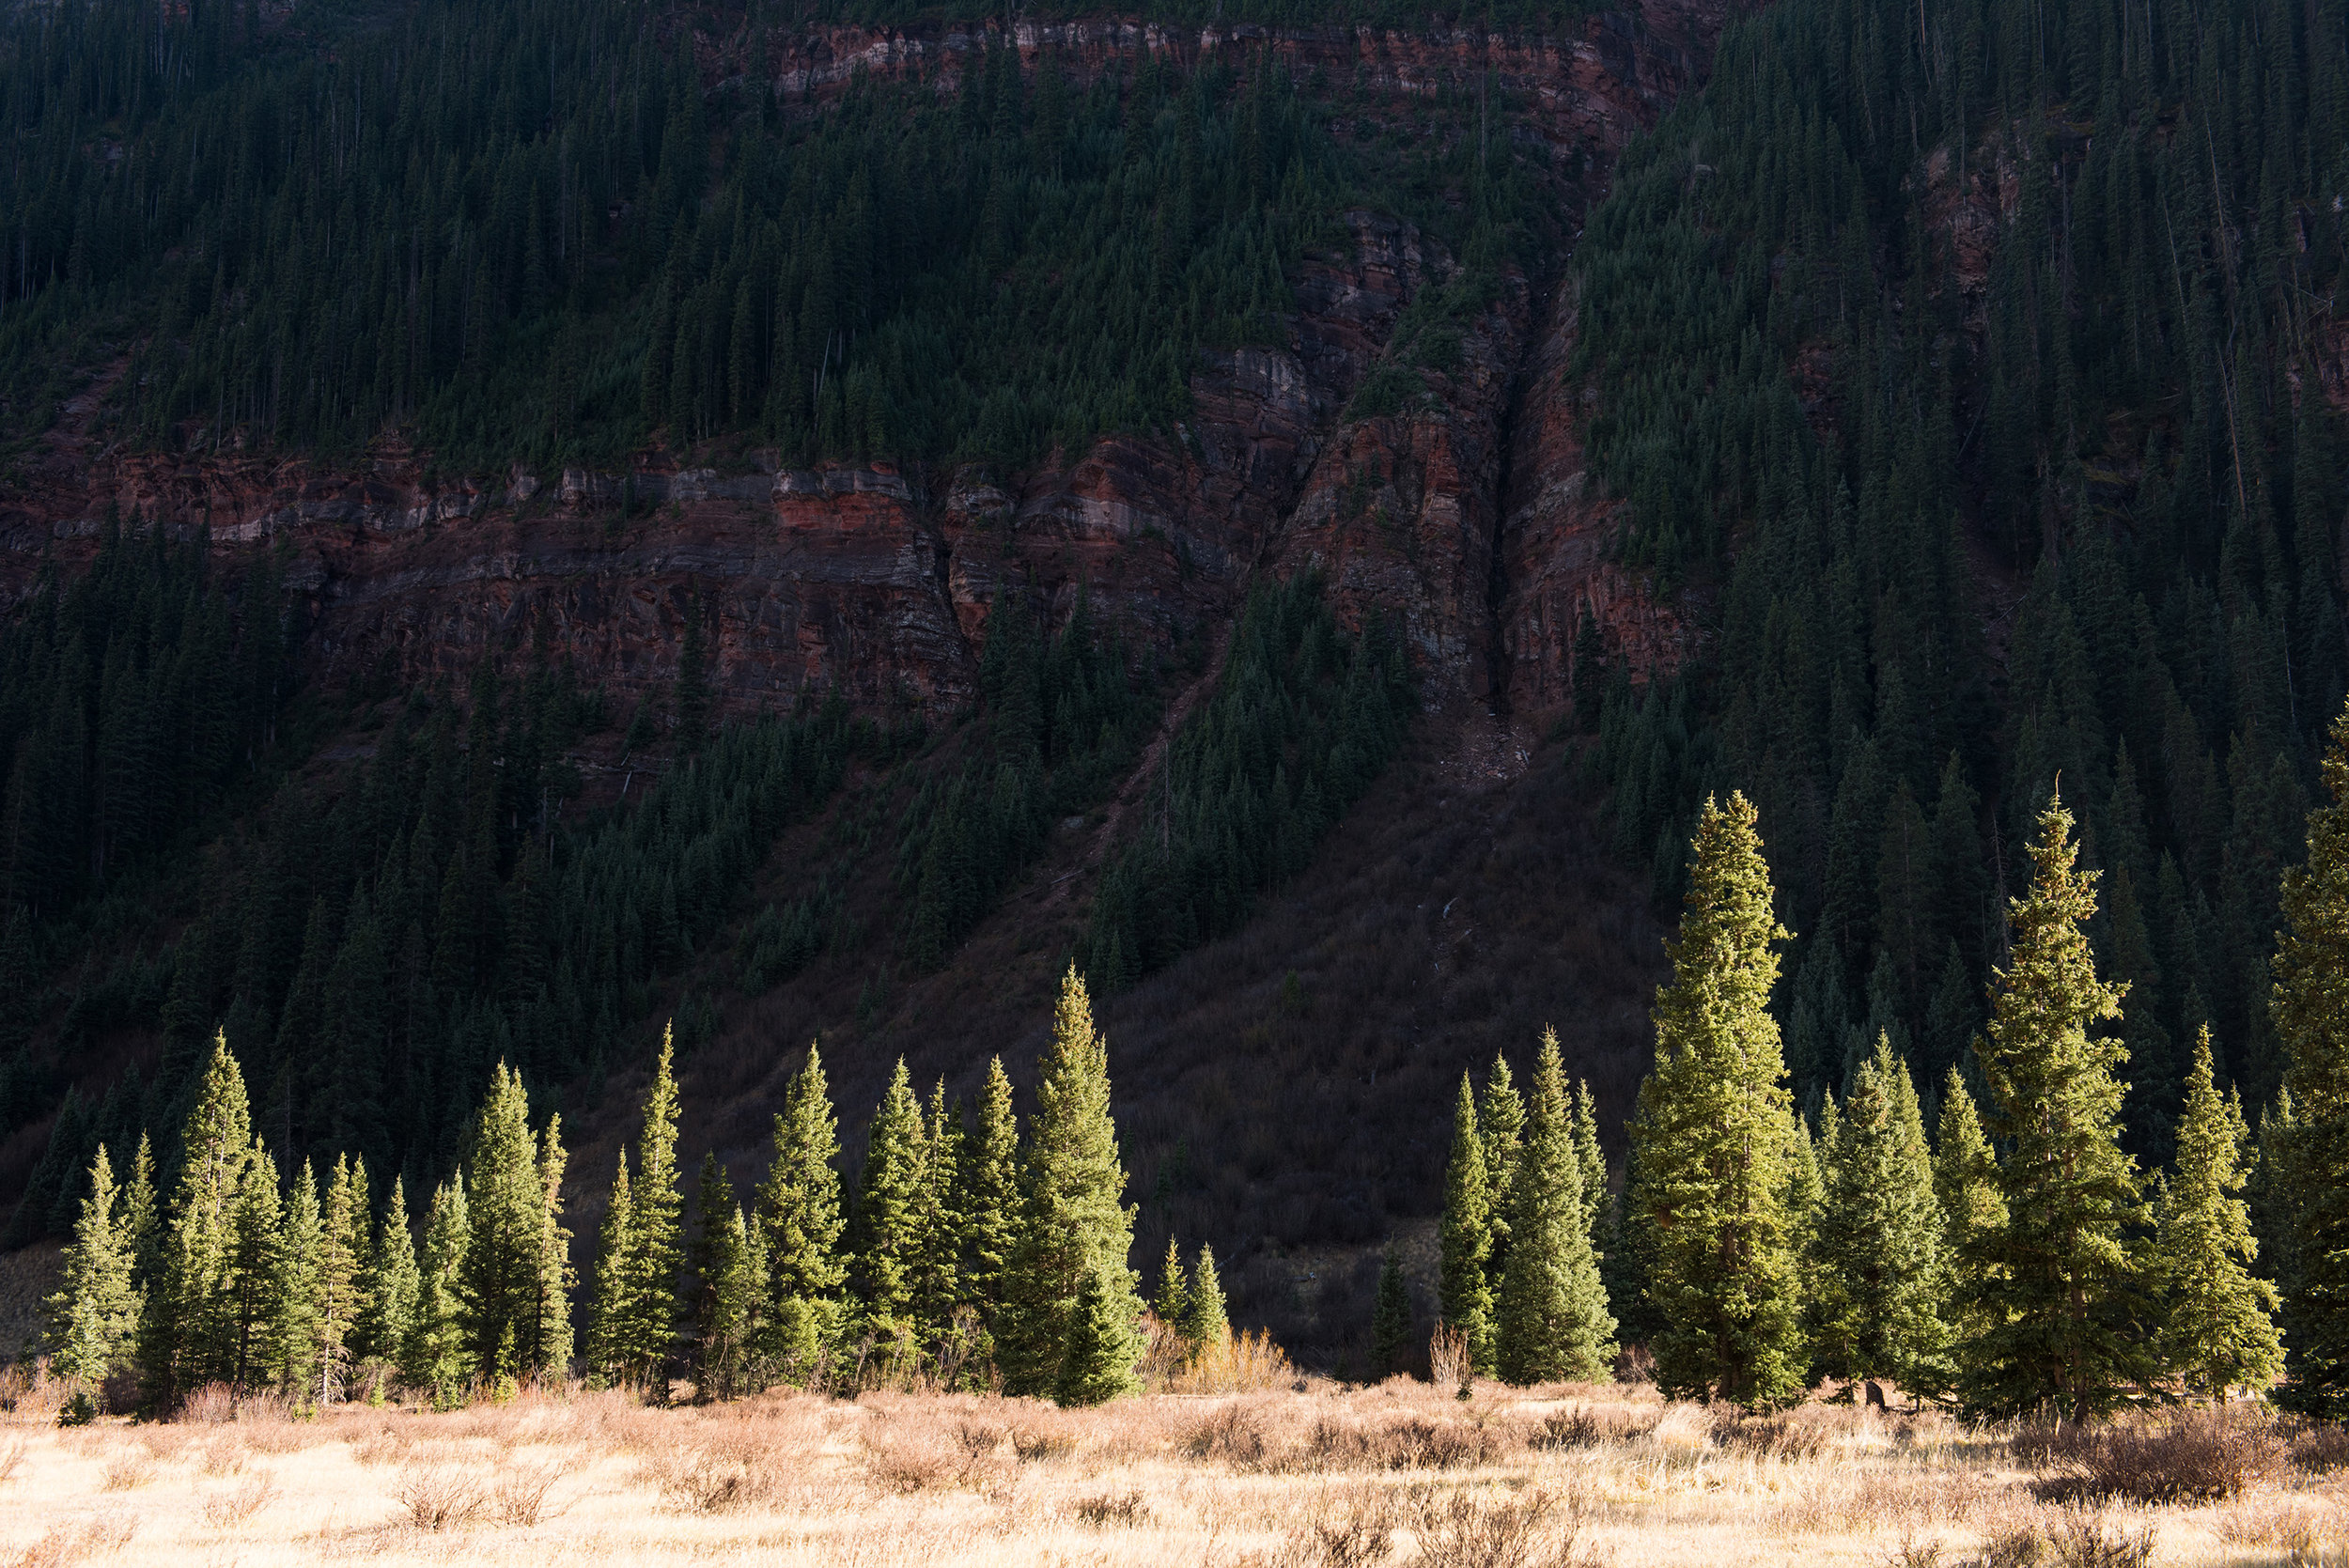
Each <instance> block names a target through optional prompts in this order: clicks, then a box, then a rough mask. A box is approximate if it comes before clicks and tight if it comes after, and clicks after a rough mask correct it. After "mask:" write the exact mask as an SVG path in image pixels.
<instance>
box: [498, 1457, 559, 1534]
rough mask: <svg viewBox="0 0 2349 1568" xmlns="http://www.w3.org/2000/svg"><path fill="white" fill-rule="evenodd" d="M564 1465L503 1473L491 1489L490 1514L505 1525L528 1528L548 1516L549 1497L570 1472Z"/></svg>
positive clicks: (516, 1469)
mask: <svg viewBox="0 0 2349 1568" xmlns="http://www.w3.org/2000/svg"><path fill="white" fill-rule="evenodd" d="M568 1469H569V1467H568V1466H564V1465H518V1466H516V1467H513V1468H512V1469H508V1470H501V1471H500V1472H499V1473H498V1478H497V1483H496V1484H495V1485H494V1486H493V1487H491V1488H490V1512H491V1513H492V1514H495V1515H496V1516H497V1521H498V1523H499V1524H501V1525H517V1526H521V1527H522V1528H524V1529H527V1528H529V1527H530V1526H532V1525H535V1524H537V1522H538V1521H539V1520H540V1519H542V1518H544V1517H546V1511H547V1494H548V1493H549V1492H552V1490H554V1483H556V1482H558V1481H560V1480H562V1479H563V1477H564V1476H565V1475H566V1474H567V1473H568Z"/></svg>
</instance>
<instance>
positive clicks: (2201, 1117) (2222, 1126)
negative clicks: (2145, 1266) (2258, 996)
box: [2154, 1025, 2283, 1400]
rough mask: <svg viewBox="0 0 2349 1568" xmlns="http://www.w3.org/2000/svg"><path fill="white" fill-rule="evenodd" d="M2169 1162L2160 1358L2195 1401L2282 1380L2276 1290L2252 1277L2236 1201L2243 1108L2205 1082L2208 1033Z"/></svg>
mask: <svg viewBox="0 0 2349 1568" xmlns="http://www.w3.org/2000/svg"><path fill="white" fill-rule="evenodd" d="M2177 1147H2178V1153H2177V1163H2176V1165H2175V1167H2174V1168H2173V1169H2172V1171H2171V1172H2170V1177H2169V1179H2168V1180H2167V1181H2165V1182H2164V1183H2163V1184H2162V1186H2161V1188H2160V1192H2159V1196H2158V1198H2157V1200H2156V1202H2155V1215H2156V1217H2157V1219H2156V1224H2157V1229H2156V1232H2155V1243H2154V1254H2155V1273H2156V1274H2157V1276H2158V1277H2159V1279H2160V1281H2161V1283H2162V1300H2161V1309H2162V1310H2161V1356H2162V1360H2163V1362H2164V1363H2165V1364H2166V1365H2167V1366H2168V1367H2169V1369H2170V1371H2171V1372H2173V1373H2175V1374H2178V1375H2179V1376H2181V1377H2183V1378H2184V1379H2185V1381H2186V1388H2187V1389H2189V1390H2190V1391H2191V1392H2193V1393H2194V1394H2196V1395H2198V1396H2200V1397H2201V1398H2204V1399H2214V1400H2223V1399H2225V1398H2226V1397H2227V1396H2228V1394H2229V1392H2230V1391H2231V1390H2232V1389H2240V1388H2249V1389H2264V1388H2266V1387H2267V1386H2268V1385H2270V1384H2272V1383H2274V1382H2275V1381H2276V1379H2277V1378H2278V1377H2279V1375H2280V1374H2282V1372H2283V1347H2282V1343H2281V1342H2280V1340H2279V1337H2278V1335H2277V1332H2276V1322H2275V1318H2274V1316H2273V1315H2272V1314H2273V1313H2274V1312H2275V1310H2276V1307H2277V1305H2278V1301H2277V1296H2276V1288H2275V1286H2273V1285H2271V1284H2269V1283H2268V1282H2267V1281H2264V1280H2262V1279H2259V1278H2256V1277H2255V1276H2254V1275H2253V1274H2252V1273H2251V1270H2250V1266H2249V1265H2250V1263H2251V1260H2252V1259H2254V1258H2256V1257H2258V1256H2259V1242H2258V1240H2257V1239H2256V1238H2255V1237H2254V1236H2253V1235H2252V1234H2251V1224H2250V1208H2249V1205H2248V1204H2247V1203H2245V1202H2244V1201H2243V1199H2242V1198H2240V1197H2238V1196H2237V1194H2238V1193H2239V1192H2241V1191H2242V1189H2243V1188H2244V1186H2245V1185H2246V1183H2247V1182H2248V1180H2249V1171H2248V1164H2249V1161H2250V1160H2251V1159H2252V1158H2254V1157H2255V1156H2254V1155H2253V1153H2252V1150H2251V1129H2250V1127H2249V1126H2248V1125H2247V1124H2246V1123H2245V1121H2244V1117H2243V1105H2242V1101H2241V1100H2240V1099H2239V1098H2238V1097H2237V1096H2236V1095H2235V1094H2232V1092H2230V1093H2229V1094H2226V1095H2224V1096H2221V1095H2220V1094H2219V1093H2218V1090H2217V1085H2216V1084H2214V1083H2213V1082H2212V1081H2211V1049H2210V1028H2209V1026H2208V1025H2204V1026H2203V1027H2202V1030H2201V1033H2200V1035H2199V1036H2198V1037H2197V1038H2196V1040H2195V1042H2194V1062H2193V1065H2192V1066H2191V1067H2190V1068H2189V1069H2188V1070H2187V1073H2186V1113H2185V1115H2184V1117H2183V1118H2182V1119H2181V1121H2180V1122H2179V1124H2178V1137H2177Z"/></svg>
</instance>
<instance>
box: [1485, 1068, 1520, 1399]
mask: <svg viewBox="0 0 2349 1568" xmlns="http://www.w3.org/2000/svg"><path fill="white" fill-rule="evenodd" d="M1476 1131H1477V1138H1478V1141H1479V1142H1480V1144H1481V1145H1482V1147H1483V1150H1484V1155H1485V1192H1486V1203H1485V1214H1486V1226H1487V1227H1488V1228H1489V1229H1490V1231H1491V1233H1492V1241H1491V1244H1490V1245H1489V1246H1488V1247H1487V1248H1486V1253H1485V1281H1486V1287H1487V1288H1488V1289H1491V1290H1494V1291H1496V1292H1497V1291H1498V1290H1499V1288H1500V1284H1501V1277H1502V1275H1503V1274H1504V1273H1506V1272H1507V1270H1508V1267H1509V1219H1510V1217H1511V1216H1512V1215H1514V1214H1515V1213H1516V1212H1517V1208H1516V1203H1517V1158H1518V1153H1519V1149H1520V1146H1521V1145H1522V1143H1523V1141H1524V1133H1525V1101H1524V1100H1523V1099H1522V1098H1521V1097H1520V1096H1519V1095H1518V1094H1517V1084H1516V1082H1515V1081H1514V1080H1513V1079H1511V1077H1510V1075H1509V1062H1508V1059H1507V1058H1506V1057H1503V1056H1500V1055H1495V1056H1494V1058H1493V1070H1492V1073H1491V1076H1489V1077H1488V1078H1486V1080H1485V1096H1484V1099H1483V1101H1482V1102H1481V1103H1480V1104H1479V1105H1478V1106H1477V1110H1476ZM1477 1370H1478V1371H1480V1372H1490V1371H1491V1370H1492V1369H1491V1368H1490V1367H1489V1366H1486V1365H1484V1364H1483V1363H1481V1362H1480V1363H1479V1364H1478V1367H1477Z"/></svg>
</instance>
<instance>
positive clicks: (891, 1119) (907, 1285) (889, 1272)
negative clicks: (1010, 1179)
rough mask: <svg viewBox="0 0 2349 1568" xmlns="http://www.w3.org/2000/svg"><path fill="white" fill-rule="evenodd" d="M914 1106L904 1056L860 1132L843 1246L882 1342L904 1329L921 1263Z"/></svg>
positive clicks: (919, 1158) (922, 1156)
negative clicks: (851, 1212)
mask: <svg viewBox="0 0 2349 1568" xmlns="http://www.w3.org/2000/svg"><path fill="white" fill-rule="evenodd" d="M928 1163H929V1157H928V1151H927V1149H926V1139H925V1138H924V1136H923V1132H922V1108H921V1106H920V1105H919V1103H917V1102H916V1101H915V1099H914V1097H913V1082H912V1079H910V1077H909V1076H908V1075H907V1072H906V1063H905V1058H903V1057H899V1058H898V1059H897V1066H896V1070H895V1071H894V1072H893V1073H892V1074H891V1075H890V1078H889V1087H888V1088H887V1089H886V1090H884V1091H883V1092H882V1094H881V1098H880V1103H879V1105H877V1106H875V1107H874V1108H873V1121H872V1126H871V1127H870V1129H869V1130H868V1132H867V1133H866V1135H865V1144H864V1178H863V1182H862V1183H860V1184H859V1188H858V1191H857V1201H856V1220H855V1225H854V1227H853V1229H852V1230H851V1231H850V1233H849V1249H850V1251H851V1252H852V1253H853V1254H854V1256H855V1259H856V1284H857V1297H858V1300H859V1302H860V1303H861V1304H862V1306H863V1310H864V1318H865V1324H866V1327H868V1328H869V1329H870V1330H871V1331H872V1332H874V1333H875V1334H878V1335H879V1336H880V1337H882V1338H884V1339H886V1338H889V1337H890V1336H892V1335H894V1334H899V1333H907V1334H910V1333H911V1332H913V1330H914V1323H913V1277H914V1275H915V1273H916V1271H917V1270H918V1269H919V1268H920V1266H921V1251H922V1242H923V1235H922V1223H921V1216H920V1214H919V1206H920V1203H921V1188H922V1186H923V1184H924V1182H925V1180H926V1175H927V1167H928Z"/></svg>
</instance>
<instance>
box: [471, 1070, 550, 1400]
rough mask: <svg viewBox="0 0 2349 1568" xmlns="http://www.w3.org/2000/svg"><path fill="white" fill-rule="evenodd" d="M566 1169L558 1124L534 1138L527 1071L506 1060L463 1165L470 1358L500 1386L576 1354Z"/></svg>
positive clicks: (494, 1076) (492, 1085) (478, 1370)
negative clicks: (564, 1204) (567, 1265)
mask: <svg viewBox="0 0 2349 1568" xmlns="http://www.w3.org/2000/svg"><path fill="white" fill-rule="evenodd" d="M562 1165H563V1159H562V1144H561V1141H560V1137H559V1129H558V1127H557V1126H556V1124H555V1123H554V1122H553V1121H552V1120H551V1121H550V1122H549V1125H548V1127H547V1130H546V1135H545V1139H544V1141H543V1143H542V1142H541V1141H540V1140H539V1139H537V1138H534V1137H533V1136H532V1135H531V1131H530V1099H529V1095H528V1094H525V1093H524V1091H523V1089H522V1080H521V1074H519V1073H516V1072H514V1071H513V1070H512V1069H510V1068H508V1067H507V1066H506V1063H503V1062H501V1063H498V1064H497V1067H496V1069H495V1070H494V1072H493V1073H492V1074H491V1077H490V1096H489V1098H488V1100H487V1101H486V1102H484V1104H483V1105H482V1108H481V1111H480V1114H479V1116H478V1118H477V1119H476V1120H475V1122H474V1134H473V1140H472V1146H471V1150H470V1152H469V1153H468V1155H467V1157H466V1161H465V1206H466V1214H467V1219H468V1221H469V1225H468V1230H467V1234H466V1241H465V1261H464V1266H463V1267H462V1268H461V1269H460V1270H459V1276H458V1293H459V1301H460V1302H461V1304H462V1312H461V1321H462V1324H463V1327H464V1335H465V1344H464V1352H465V1356H466V1358H467V1359H468V1360H469V1361H470V1363H471V1364H472V1366H473V1368H474V1371H475V1373H476V1374H478V1375H480V1376H483V1377H485V1378H489V1379H491V1380H492V1381H493V1382H494V1383H495V1384H497V1385H499V1386H504V1385H506V1384H509V1383H519V1382H520V1381H521V1380H522V1379H524V1378H529V1377H535V1376H537V1375H538V1374H541V1373H543V1372H546V1371H548V1370H549V1369H550V1368H555V1369H559V1368H560V1367H561V1366H562V1365H563V1364H564V1363H565V1362H567V1361H568V1359H569V1357H570V1343H569V1341H570V1328H569V1324H570V1313H569V1307H568V1290H567V1288H566V1284H567V1281H566V1279H565V1274H564V1262H563V1256H564V1251H565V1249H564V1247H563V1239H564V1236H565V1233H564V1232H563V1230H562V1227H561V1225H560V1223H559V1219H558V1217H559V1215H560V1213H561V1207H560V1197H559V1194H560V1190H561V1178H562Z"/></svg>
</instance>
